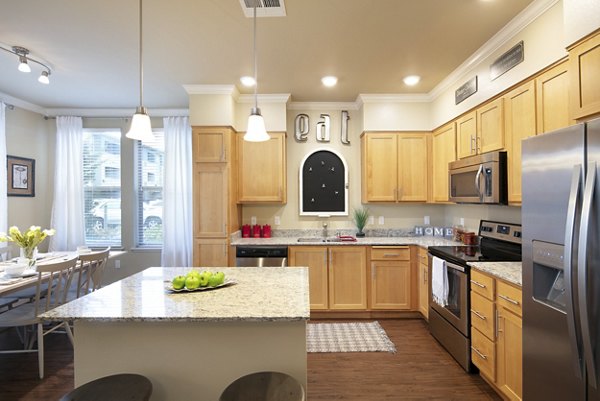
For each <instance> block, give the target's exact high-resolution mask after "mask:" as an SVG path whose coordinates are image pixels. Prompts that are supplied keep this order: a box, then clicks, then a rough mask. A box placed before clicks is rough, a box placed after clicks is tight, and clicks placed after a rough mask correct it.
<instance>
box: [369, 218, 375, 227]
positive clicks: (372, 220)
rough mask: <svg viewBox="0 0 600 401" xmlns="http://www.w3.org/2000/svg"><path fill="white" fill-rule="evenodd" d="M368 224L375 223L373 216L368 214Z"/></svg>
mask: <svg viewBox="0 0 600 401" xmlns="http://www.w3.org/2000/svg"><path fill="white" fill-rule="evenodd" d="M369 224H371V225H372V224H375V216H369Z"/></svg>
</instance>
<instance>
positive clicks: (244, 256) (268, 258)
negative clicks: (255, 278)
mask: <svg viewBox="0 0 600 401" xmlns="http://www.w3.org/2000/svg"><path fill="white" fill-rule="evenodd" d="M287 257H288V249H287V246H237V247H236V252H235V265H236V266H250V267H252V266H256V267H273V266H275V267H278V266H281V267H285V266H287Z"/></svg>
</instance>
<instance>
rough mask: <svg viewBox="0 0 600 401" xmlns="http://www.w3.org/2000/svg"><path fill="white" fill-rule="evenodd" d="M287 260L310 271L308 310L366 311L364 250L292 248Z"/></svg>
mask: <svg viewBox="0 0 600 401" xmlns="http://www.w3.org/2000/svg"><path fill="white" fill-rule="evenodd" d="M289 260H290V262H289V264H290V266H307V267H308V268H309V290H310V309H311V310H366V308H367V248H366V247H364V246H331V247H326V246H291V247H289Z"/></svg>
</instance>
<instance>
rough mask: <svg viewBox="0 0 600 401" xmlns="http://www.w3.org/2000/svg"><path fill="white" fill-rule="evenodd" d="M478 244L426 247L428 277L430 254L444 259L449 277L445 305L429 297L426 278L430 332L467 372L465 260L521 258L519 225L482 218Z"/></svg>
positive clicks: (468, 283) (469, 369) (468, 324)
mask: <svg viewBox="0 0 600 401" xmlns="http://www.w3.org/2000/svg"><path fill="white" fill-rule="evenodd" d="M479 237H480V242H479V245H465V246H435V247H429V254H430V258H429V260H430V263H429V277H432V265H431V260H432V259H433V258H432V256H436V257H438V258H440V259H443V260H444V261H445V264H446V269H447V276H448V300H447V304H446V305H445V306H442V305H440V304H438V303H436V302H435V301H434V300H433V297H432V295H431V294H432V289H431V282H432V281H433V280H429V294H430V296H429V331H430V332H431V334H432V335H433V336H434V337H435V338H436V339H437V340H438V341H439V342H440V344H442V346H443V347H444V348H446V350H447V351H448V352H449V353H450V354H451V355H452V356H453V357H454V359H456V361H457V362H458V363H459V364H460V365H461V366H462V367H463V368H464V369H465V370H466V371H467V372H475V371H476V368H475V367H474V366H473V364H472V363H471V313H470V309H471V305H470V297H469V292H470V291H471V277H470V276H471V274H470V267H469V265H468V264H467V263H468V262H499V261H506V262H509V261H521V226H520V225H519V224H511V223H500V222H495V221H488V220H481V221H480V222H479Z"/></svg>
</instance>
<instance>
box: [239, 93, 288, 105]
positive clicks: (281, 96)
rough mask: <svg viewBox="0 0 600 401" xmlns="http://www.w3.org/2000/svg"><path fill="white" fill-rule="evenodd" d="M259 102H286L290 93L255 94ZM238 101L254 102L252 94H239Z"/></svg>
mask: <svg viewBox="0 0 600 401" xmlns="http://www.w3.org/2000/svg"><path fill="white" fill-rule="evenodd" d="M257 97H258V101H259V102H260V103H287V102H288V101H289V100H290V97H291V95H290V94H289V93H270V94H269V93H266V94H262V95H261V94H259V95H257ZM236 101H237V102H238V103H254V95H239V96H238V97H237V99H236Z"/></svg>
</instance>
